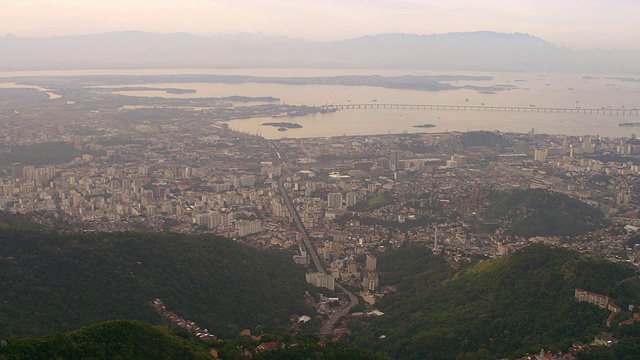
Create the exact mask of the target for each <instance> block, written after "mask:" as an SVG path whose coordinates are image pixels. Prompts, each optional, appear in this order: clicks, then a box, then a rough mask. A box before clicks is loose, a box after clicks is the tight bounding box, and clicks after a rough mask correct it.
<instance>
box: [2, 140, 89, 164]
mask: <svg viewBox="0 0 640 360" xmlns="http://www.w3.org/2000/svg"><path fill="white" fill-rule="evenodd" d="M87 153H90V154H93V155H97V153H95V152H92V151H85V152H83V151H80V150H78V149H76V148H75V147H74V146H73V144H70V143H66V142H51V143H42V144H33V145H20V146H13V147H11V152H10V153H8V154H3V155H2V156H0V166H6V165H9V164H13V163H22V164H25V165H55V164H62V163H65V162H68V161H71V160H73V158H75V157H76V156H81V155H82V154H87Z"/></svg>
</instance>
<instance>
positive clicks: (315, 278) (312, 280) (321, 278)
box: [305, 272, 335, 290]
mask: <svg viewBox="0 0 640 360" xmlns="http://www.w3.org/2000/svg"><path fill="white" fill-rule="evenodd" d="M305 278H306V280H307V282H308V283H309V284H312V285H314V286H317V287H323V288H327V289H329V290H334V287H335V278H334V277H333V275H329V274H325V273H321V272H313V273H307V274H306V275H305Z"/></svg>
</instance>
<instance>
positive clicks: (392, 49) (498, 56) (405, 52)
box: [0, 31, 640, 73]
mask: <svg viewBox="0 0 640 360" xmlns="http://www.w3.org/2000/svg"><path fill="white" fill-rule="evenodd" d="M0 54H2V56H1V57H0V70H4V71H7V70H43V69H46V70H48V69H112V68H116V69H117V68H243V67H247V68H253V67H256V68H282V67H296V68H369V69H384V68H389V69H428V70H458V71H464V70H468V71H469V70H470V71H514V72H520V71H522V72H529V71H530V72H534V71H535V72H586V73H640V65H638V64H640V50H598V49H596V50H585V51H576V50H572V49H569V48H565V47H558V46H556V45H554V44H551V43H549V42H547V41H544V40H542V39H540V38H537V37H534V36H531V35H527V34H521V33H513V34H506V33H497V32H490V31H479V32H466V33H449V34H436V35H410V34H381V35H373V36H363V37H358V38H353V39H348V40H341V41H332V42H313V41H306V40H301V39H292V38H287V37H269V36H263V35H251V34H235V35H216V36H210V37H203V36H196V35H190V34H185V33H175V34H155V33H145V32H138V31H127V32H112V33H105V34H97V35H77V36H57V37H42V38H21V37H16V36H14V35H11V34H9V35H5V36H3V37H0Z"/></svg>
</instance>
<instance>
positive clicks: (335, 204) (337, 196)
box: [327, 193, 342, 209]
mask: <svg viewBox="0 0 640 360" xmlns="http://www.w3.org/2000/svg"><path fill="white" fill-rule="evenodd" d="M327 207H330V208H332V209H337V208H340V207H342V193H329V195H327Z"/></svg>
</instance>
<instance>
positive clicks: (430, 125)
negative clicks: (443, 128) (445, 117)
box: [413, 124, 436, 128]
mask: <svg viewBox="0 0 640 360" xmlns="http://www.w3.org/2000/svg"><path fill="white" fill-rule="evenodd" d="M413 127H414V128H434V127H436V126H435V125H434V124H417V125H413Z"/></svg>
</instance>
